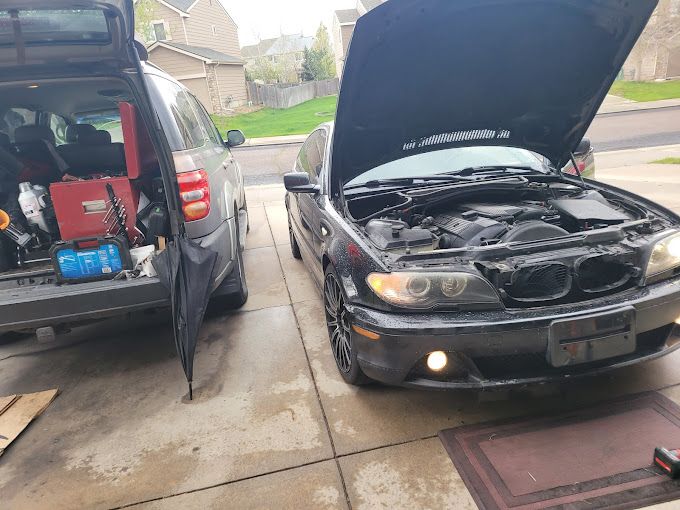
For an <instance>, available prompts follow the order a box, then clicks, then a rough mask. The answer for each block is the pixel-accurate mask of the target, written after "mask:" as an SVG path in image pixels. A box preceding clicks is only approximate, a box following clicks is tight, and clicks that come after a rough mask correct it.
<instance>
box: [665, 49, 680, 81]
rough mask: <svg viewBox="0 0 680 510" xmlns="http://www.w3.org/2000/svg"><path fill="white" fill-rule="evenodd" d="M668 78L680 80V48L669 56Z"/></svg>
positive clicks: (672, 51)
mask: <svg viewBox="0 0 680 510" xmlns="http://www.w3.org/2000/svg"><path fill="white" fill-rule="evenodd" d="M667 75H668V78H680V48H674V49H672V50H671V51H670V52H669V55H668V72H667Z"/></svg>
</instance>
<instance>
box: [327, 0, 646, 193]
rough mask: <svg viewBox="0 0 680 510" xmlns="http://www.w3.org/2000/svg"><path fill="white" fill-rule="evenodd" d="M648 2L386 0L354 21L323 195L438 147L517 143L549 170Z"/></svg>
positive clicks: (573, 140)
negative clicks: (328, 178)
mask: <svg viewBox="0 0 680 510" xmlns="http://www.w3.org/2000/svg"><path fill="white" fill-rule="evenodd" d="M656 4H657V0H388V1H387V2H386V3H384V4H382V5H381V6H379V7H377V8H376V9H374V10H372V11H371V12H369V13H368V14H366V15H364V16H362V17H361V18H360V19H359V21H358V22H357V25H356V29H355V32H354V36H353V38H352V42H351V44H350V48H349V51H348V56H347V60H346V63H345V70H344V75H343V78H342V86H341V90H340V97H339V100H338V111H337V117H336V125H335V134H334V140H333V157H332V163H331V168H332V170H331V172H332V180H333V188H334V189H333V191H334V192H337V191H338V189H337V186H338V184H344V183H347V182H348V181H350V180H352V179H353V178H355V177H357V176H358V175H361V174H362V173H364V172H366V171H368V170H370V169H372V168H375V167H377V166H379V165H382V164H384V163H387V162H390V161H395V160H398V159H402V158H404V157H407V156H411V155H414V154H417V153H421V152H428V151H432V150H439V149H444V148H449V147H464V146H474V145H505V146H514V147H521V148H525V149H529V150H532V151H535V152H538V153H540V154H543V155H544V156H546V157H547V158H549V159H550V160H551V161H552V162H553V163H554V164H555V165H556V166H558V167H560V166H561V165H562V164H563V163H566V162H567V160H568V157H569V153H570V152H571V151H573V150H574V149H575V148H576V146H577V145H578V143H579V142H580V141H581V139H582V138H583V136H584V135H585V133H586V131H587V129H588V126H589V125H590V123H591V122H592V119H593V117H594V116H595V114H596V113H597V110H598V108H599V107H600V105H601V103H602V101H603V100H604V98H605V96H606V94H607V92H608V91H609V88H610V87H611V84H612V82H613V81H614V79H615V77H616V75H617V74H618V72H619V70H620V68H621V66H622V65H623V63H624V61H625V59H626V57H627V56H628V54H629V53H630V51H631V49H632V48H633V46H634V44H635V42H636V40H637V39H638V37H639V35H640V33H641V32H642V30H643V28H644V27H645V25H646V24H647V22H648V20H649V18H650V16H651V14H652V12H653V10H654V8H655V7H656ZM445 170H446V169H442V171H445Z"/></svg>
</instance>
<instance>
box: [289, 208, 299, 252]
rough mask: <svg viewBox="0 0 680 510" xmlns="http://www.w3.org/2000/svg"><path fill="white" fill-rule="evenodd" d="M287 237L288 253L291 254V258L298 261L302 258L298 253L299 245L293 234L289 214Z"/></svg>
mask: <svg viewBox="0 0 680 510" xmlns="http://www.w3.org/2000/svg"><path fill="white" fill-rule="evenodd" d="M288 237H289V238H290V251H291V252H292V253H293V258H296V259H298V260H300V259H301V258H302V253H300V245H299V244H298V242H297V239H295V234H294V233H293V223H292V222H291V221H290V213H289V214H288Z"/></svg>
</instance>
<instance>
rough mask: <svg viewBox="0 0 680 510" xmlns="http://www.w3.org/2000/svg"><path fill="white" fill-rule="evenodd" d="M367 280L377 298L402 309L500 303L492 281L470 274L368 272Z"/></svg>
mask: <svg viewBox="0 0 680 510" xmlns="http://www.w3.org/2000/svg"><path fill="white" fill-rule="evenodd" d="M366 282H367V283H368V286H369V287H370V288H371V289H372V290H373V292H375V293H376V295H377V296H378V297H380V299H382V300H383V301H385V302H387V303H389V304H391V305H395V306H399V307H404V308H417V309H427V308H432V307H434V306H436V305H440V306H447V305H449V306H450V305H460V304H466V305H471V304H481V305H489V304H494V305H498V304H500V300H499V298H498V294H497V293H496V290H495V289H494V288H493V287H492V286H491V284H490V283H489V282H487V281H486V280H484V279H482V278H480V277H478V276H475V275H473V274H469V273H429V272H428V273H416V272H404V273H371V274H369V275H368V278H366Z"/></svg>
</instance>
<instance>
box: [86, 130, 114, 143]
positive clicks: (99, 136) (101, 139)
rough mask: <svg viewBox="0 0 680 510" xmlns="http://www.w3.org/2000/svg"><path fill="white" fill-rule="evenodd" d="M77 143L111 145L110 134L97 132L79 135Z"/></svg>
mask: <svg viewBox="0 0 680 510" xmlns="http://www.w3.org/2000/svg"><path fill="white" fill-rule="evenodd" d="M78 143H79V144H80V145H107V144H110V143H111V133H109V132H108V131H97V130H95V131H93V132H91V133H81V134H80V136H79V137H78Z"/></svg>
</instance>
